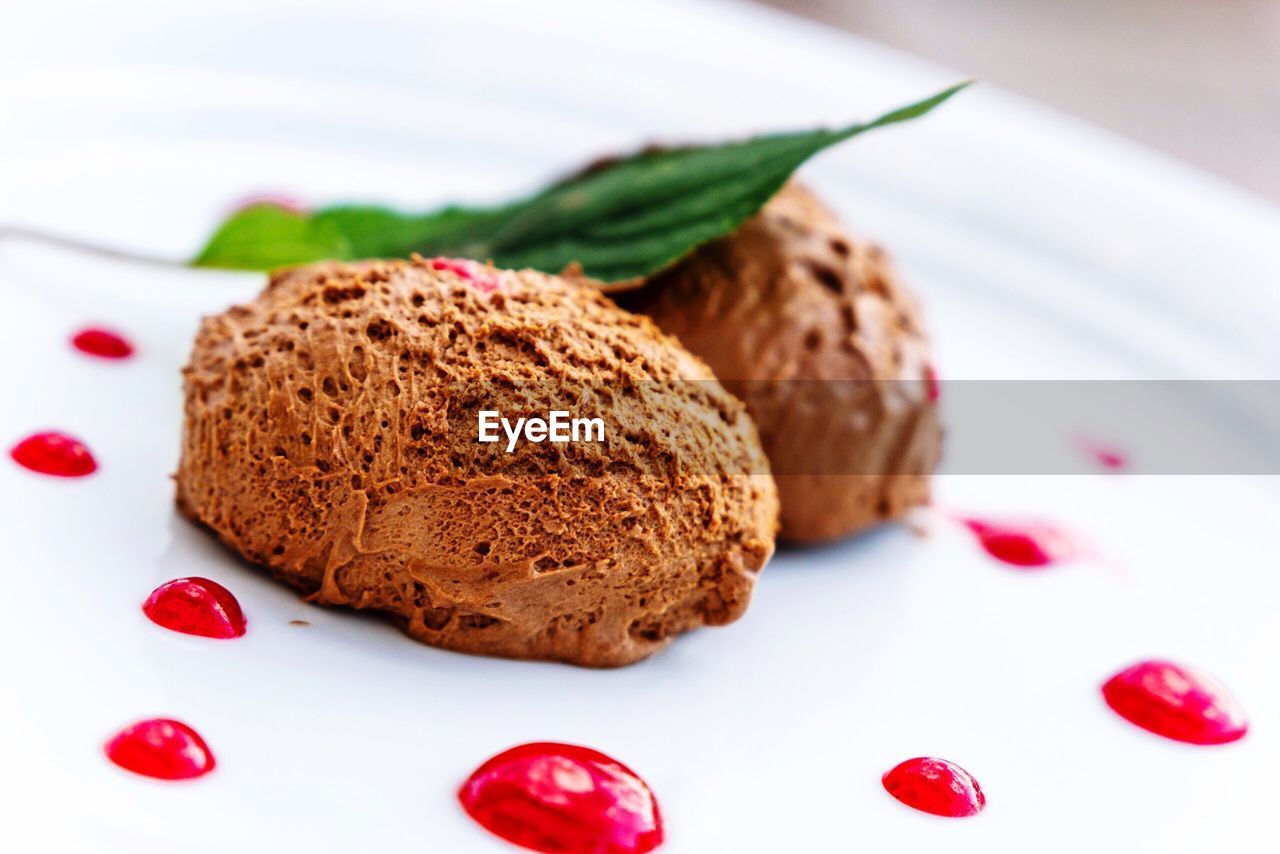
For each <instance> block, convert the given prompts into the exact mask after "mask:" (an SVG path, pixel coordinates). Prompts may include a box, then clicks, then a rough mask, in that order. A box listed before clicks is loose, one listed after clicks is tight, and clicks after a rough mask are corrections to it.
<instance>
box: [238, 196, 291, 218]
mask: <svg viewBox="0 0 1280 854" xmlns="http://www.w3.org/2000/svg"><path fill="white" fill-rule="evenodd" d="M257 207H271V208H280V209H281V210H286V211H288V212H289V213H292V214H298V215H299V216H303V215H305V214H306V212H307V206H306V205H304V204H303V203H302V202H301V201H299V200H298V199H297V198H295V197H293V196H288V195H285V194H284V193H255V194H254V195H251V196H245V197H244V198H243V199H241V200H240V201H238V202H236V203H235V204H234V205H232V207H231V209H232V211H233V212H236V213H238V212H240V211H244V210H248V209H249V208H257Z"/></svg>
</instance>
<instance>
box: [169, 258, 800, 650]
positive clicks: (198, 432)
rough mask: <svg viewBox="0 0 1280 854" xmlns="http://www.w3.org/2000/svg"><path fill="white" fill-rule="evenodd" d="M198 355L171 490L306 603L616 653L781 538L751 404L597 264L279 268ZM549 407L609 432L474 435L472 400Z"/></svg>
mask: <svg viewBox="0 0 1280 854" xmlns="http://www.w3.org/2000/svg"><path fill="white" fill-rule="evenodd" d="M184 373H185V393H186V408H185V421H184V430H183V447H182V457H181V461H180V463H179V467H178V472H177V476H176V479H177V502H178V506H179V508H180V509H181V511H182V512H183V513H184V514H186V515H187V516H188V517H190V518H191V519H193V520H195V521H197V522H200V523H202V524H204V525H206V526H208V527H209V528H210V529H212V530H213V531H214V532H215V533H216V534H217V535H218V536H219V537H220V538H221V539H222V540H223V541H224V542H226V543H227V544H228V545H230V546H231V547H232V548H234V549H235V550H236V551H238V552H239V553H240V554H242V555H243V556H244V557H246V558H247V559H248V560H250V561H252V562H254V563H257V564H261V565H263V566H265V567H266V568H267V569H269V570H270V571H271V572H272V573H273V574H275V575H276V576H277V577H279V578H280V579H282V580H284V581H286V582H288V583H290V584H292V585H294V586H295V587H297V588H299V589H300V590H302V591H303V592H305V593H306V594H307V597H308V598H309V600H310V601H313V602H317V603H321V604H329V605H347V606H350V607H353V608H367V609H374V610H379V611H384V612H387V613H388V614H390V615H392V616H393V617H394V618H396V619H397V620H398V621H399V622H400V624H401V625H402V626H403V627H404V630H405V631H406V632H407V633H408V634H410V635H411V636H412V637H414V638H415V639H417V640H420V641H423V642H425V643H428V644H431V645H434V646H440V647H445V648H448V649H453V650H459V651H463V652H470V653H478V654H484V655H498V656H506V657H511V658H536V659H551V660H558V661H566V662H573V663H576V664H582V665H592V666H615V665H623V664H628V663H630V662H634V661H637V660H639V659H641V658H644V657H645V656H648V655H650V654H651V653H653V652H655V651H657V650H659V649H661V648H662V647H663V646H664V645H666V644H667V643H668V642H670V640H671V639H672V638H673V637H674V636H675V635H677V634H679V633H681V632H684V631H687V630H689V629H692V628H696V627H698V626H701V625H720V624H724V623H728V622H731V621H733V620H734V619H736V618H737V617H739V616H740V615H741V614H742V613H743V611H744V610H745V609H746V607H747V603H748V600H749V599H750V596H751V591H752V587H753V585H754V582H755V576H756V573H758V572H759V570H760V569H761V568H762V567H763V566H764V564H765V562H766V561H767V560H768V559H769V556H770V555H771V554H772V552H773V541H774V532H775V529H776V526H777V496H776V491H775V488H774V484H773V481H772V479H771V478H770V476H769V474H768V463H767V461H766V459H765V457H764V454H763V451H762V449H761V447H760V444H759V440H758V438H757V436H756V431H755V428H754V426H753V425H752V423H751V420H750V418H749V417H748V416H747V415H746V412H745V410H744V408H743V406H742V404H741V403H740V402H739V401H738V400H736V399H735V398H733V397H732V396H731V395H730V394H728V393H727V392H726V391H725V390H724V389H723V388H721V386H720V385H719V384H718V383H717V382H716V381H715V379H714V377H713V375H712V373H711V371H710V370H709V369H708V368H707V367H706V365H704V364H703V363H702V362H701V361H700V360H699V359H697V358H696V357H694V356H692V355H690V354H689V353H688V352H687V351H686V350H685V349H684V348H682V347H681V346H680V345H679V344H678V343H677V342H676V341H675V339H673V338H671V337H670V336H666V335H664V334H662V333H661V332H660V331H659V330H658V329H657V328H656V327H655V326H654V325H653V323H652V322H651V321H649V320H648V319H647V318H642V317H638V316H635V315H632V314H629V313H627V312H625V311H623V310H622V309H620V308H618V307H617V306H616V305H614V304H613V303H612V302H611V301H610V300H609V299H608V298H607V297H605V296H603V295H602V294H600V293H599V292H597V291H596V290H595V289H593V288H592V287H590V285H589V284H588V283H586V282H585V281H578V280H575V279H573V278H562V277H555V276H548V275H544V274H541V273H536V272H533V271H527V270H526V271H519V272H515V271H501V270H496V269H494V268H492V267H487V266H484V265H480V264H477V263H474V262H468V261H459V260H456V259H435V260H434V261H431V260H426V259H422V258H419V257H415V258H414V259H413V260H411V261H369V262H360V263H356V264H341V263H336V262H327V263H321V264H316V265H313V266H308V267H301V268H296V269H291V270H286V271H284V272H281V273H278V274H276V275H274V276H273V277H272V278H271V281H270V283H269V284H268V286H267V288H266V289H265V290H264V291H263V292H262V294H261V295H260V296H259V297H258V298H257V300H256V301H254V302H253V303H250V304H248V305H241V306H236V307H234V308H232V309H230V310H229V311H227V312H226V313H224V314H221V315H218V316H214V317H209V318H206V319H205V321H204V323H203V325H202V326H201V328H200V331H199V333H198V335H197V337H196V341H195V346H194V349H193V351H192V354H191V359H190V363H189V364H188V366H187V367H186V369H185V371H184ZM548 410H567V411H571V412H572V414H573V416H574V417H576V418H583V419H593V418H599V419H601V420H603V421H604V422H605V424H606V425H607V430H606V432H605V435H604V439H603V441H577V442H565V443H552V442H550V441H542V442H539V441H536V440H534V441H519V442H517V443H516V444H515V445H514V447H513V449H512V450H511V451H510V452H508V451H507V443H506V441H505V438H504V440H503V441H499V442H489V443H485V442H480V441H478V438H477V424H478V423H479V416H480V413H482V412H492V411H496V412H500V413H501V414H502V415H503V417H505V418H510V419H512V420H514V419H515V418H516V417H517V416H519V417H532V416H537V415H545V414H546V413H547V412H548ZM526 435H527V432H526Z"/></svg>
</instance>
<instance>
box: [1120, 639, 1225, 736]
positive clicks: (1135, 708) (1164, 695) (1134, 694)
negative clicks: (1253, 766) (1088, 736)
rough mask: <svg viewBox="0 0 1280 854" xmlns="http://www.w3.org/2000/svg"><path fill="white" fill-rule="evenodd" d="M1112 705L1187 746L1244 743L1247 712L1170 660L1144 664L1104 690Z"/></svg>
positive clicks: (1130, 719)
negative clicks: (1240, 741)
mask: <svg viewBox="0 0 1280 854" xmlns="http://www.w3.org/2000/svg"><path fill="white" fill-rule="evenodd" d="M1102 696H1103V698H1104V699H1105V700H1106V701H1107V705H1108V706H1110V707H1111V708H1112V710H1113V711H1115V713H1116V714H1118V715H1119V716H1120V717H1122V718H1124V719H1125V720H1127V721H1128V722H1129V723H1131V724H1135V725H1136V726H1140V727H1142V728H1143V729H1145V730H1147V731H1148V732H1153V733H1155V734H1156V735H1162V736H1164V737H1165V738H1171V739H1173V740H1174V741H1182V742H1186V743H1187V744H1227V743H1228V742H1232V741H1238V740H1239V739H1241V738H1244V735H1245V733H1246V732H1248V731H1249V723H1248V721H1247V719H1246V718H1245V714H1244V709H1242V708H1241V707H1240V704H1239V703H1237V702H1236V700H1235V698H1233V697H1232V696H1231V695H1230V694H1228V693H1227V690H1226V689H1225V688H1223V687H1222V686H1221V685H1220V684H1218V682H1217V680H1215V679H1214V678H1213V677H1211V676H1208V675H1206V674H1204V673H1200V672H1198V671H1195V670H1192V669H1191V668H1188V667H1183V666H1182V665H1179V664H1174V663H1173V662H1170V661H1159V660H1151V661H1141V662H1139V663H1137V664H1135V665H1133V666H1132V667H1129V668H1127V669H1125V670H1122V671H1120V672H1119V673H1117V674H1116V675H1115V676H1112V677H1111V678H1110V679H1108V680H1107V682H1106V684H1104V685H1103V686H1102Z"/></svg>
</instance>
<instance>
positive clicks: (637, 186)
mask: <svg viewBox="0 0 1280 854" xmlns="http://www.w3.org/2000/svg"><path fill="white" fill-rule="evenodd" d="M967 85H969V84H968V83H962V84H960V85H958V86H952V87H951V88H949V89H946V90H944V91H942V92H939V93H938V94H936V95H934V96H932V97H930V98H926V99H924V100H922V101H918V102H916V103H914V104H910V105H908V106H906V107H902V108H900V109H897V110H894V111H892V112H889V113H886V114H885V115H883V116H880V117H879V118H877V119H875V120H874V121H871V122H867V123H865V124H855V125H850V126H848V127H844V128H838V129H818V130H811V131H800V132H796V133H782V134H770V135H766V136H757V137H752V138H749V139H745V140H741V141H737V142H730V143H724V144H719V145H700V146H689V147H684V148H671V149H648V150H645V151H641V152H639V153H638V154H634V155H631V156H630V157H625V158H621V159H618V160H612V161H607V162H604V163H601V164H597V165H595V166H593V167H590V168H588V169H586V170H584V171H582V172H579V173H577V174H576V175H573V176H571V177H569V178H567V179H564V180H562V181H559V182H557V183H555V184H553V185H551V186H550V187H548V188H547V189H545V190H543V191H541V192H539V193H536V194H534V195H533V196H531V197H529V198H527V199H523V200H518V201H515V202H511V203H509V204H506V205H501V206H498V207H494V208H463V207H448V208H444V209H442V210H438V211H432V212H428V213H422V214H410V213H402V212H398V211H395V210H392V209H390V208H384V207H376V206H360V205H347V206H340V207H331V208H325V209H322V210H319V211H316V212H315V213H312V214H310V215H308V216H300V215H297V214H292V213H289V212H287V211H283V210H281V209H274V210H275V211H276V213H275V214H269V213H267V211H270V210H273V209H270V208H265V209H264V207H262V206H260V207H257V208H250V209H249V210H246V211H242V212H241V213H239V214H236V215H235V216H233V217H232V218H231V219H230V220H228V221H227V222H226V223H224V224H223V225H222V227H221V228H219V229H218V231H217V233H215V234H214V236H213V238H212V239H211V240H210V241H209V244H208V245H207V246H206V247H205V248H204V251H203V252H201V253H200V255H199V256H198V257H197V258H196V259H195V260H194V261H193V262H192V263H193V264H195V265H197V266H217V267H239V268H247V269H268V268H272V267H278V266H282V265H285V264H295V263H301V262H304V261H316V260H320V259H323V258H338V259H342V260H350V259H352V258H368V257H395V256H405V255H408V254H410V253H411V252H419V253H421V254H423V255H455V256H461V257H468V258H475V259H477V260H482V261H483V260H492V261H493V262H494V263H495V264H497V265H498V266H501V267H515V268H519V267H532V268H534V269H537V270H543V271H546V272H549V273H558V272H560V271H561V270H563V269H564V268H565V267H568V266H569V265H570V264H575V263H576V264H578V265H580V266H581V267H582V269H583V271H584V272H585V273H586V274H587V275H589V276H592V277H594V278H596V279H599V280H600V281H603V282H622V281H629V280H635V279H641V278H644V277H647V276H651V275H653V274H654V273H657V272H659V271H660V270H662V269H664V268H666V267H669V266H671V265H672V264H674V263H675V262H677V261H679V260H680V259H681V258H683V257H685V256H686V255H688V254H689V253H690V252H692V251H693V250H694V249H696V248H697V247H698V246H700V245H702V244H703V243H706V242H707V241H710V240H714V239H716V238H718V237H723V236H724V235H727V234H730V233H732V232H733V231H734V230H735V229H737V227H738V226H739V225H741V224H742V223H743V222H744V221H745V220H747V219H748V218H749V217H751V216H752V215H753V214H755V213H756V212H757V211H758V210H760V208H761V207H763V206H764V204H765V202H767V201H768V200H769V199H770V198H772V197H773V195H774V194H775V193H777V192H778V190H780V189H782V186H783V185H784V184H786V182H787V181H788V180H789V179H790V177H791V174H792V173H793V172H794V171H795V170H796V169H797V168H799V167H800V165H801V164H803V163H804V162H805V161H806V160H808V159H809V158H810V157H812V156H813V155H815V154H817V153H818V152H820V151H822V150H823V149H825V148H828V147H830V146H832V145H835V144H837V143H840V142H843V141H844V140H847V139H850V138H852V137H855V136H857V135H859V134H862V133H865V132H867V131H869V130H873V129H875V128H878V127H883V126H885V125H890V124H896V123H898V122H904V121H909V120H911V119H914V118H917V117H919V116H923V115H925V114H926V113H928V112H929V111H930V110H932V109H933V108H934V107H937V106H938V105H939V104H941V103H943V102H944V101H946V100H947V99H948V98H950V97H951V96H952V95H954V94H956V93H957V92H959V91H960V90H961V89H963V88H964V87H965V86H967Z"/></svg>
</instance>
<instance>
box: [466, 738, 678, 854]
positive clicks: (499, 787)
mask: <svg viewBox="0 0 1280 854" xmlns="http://www.w3.org/2000/svg"><path fill="white" fill-rule="evenodd" d="M458 800H460V801H461V802H462V807H463V809H465V810H466V811H467V814H468V815H470V816H471V817H472V818H473V819H475V820H476V821H477V822H479V823H480V825H481V826H482V827H484V828H485V829H486V830H488V831H490V832H491V833H493V834H495V835H497V836H500V837H502V838H503V839H505V840H507V841H508V842H512V843H514V844H516V845H520V846H522V847H524V848H528V849H530V850H533V851H554V852H563V854H578V852H581V854H586V852H592V854H638V852H644V851H652V850H653V849H654V848H656V847H658V845H660V844H661V843H662V839H663V832H662V817H661V815H660V813H659V811H658V803H657V801H656V800H655V799H654V797H653V793H652V792H651V791H650V790H649V787H648V785H646V784H645V782H644V780H642V779H640V777H639V776H637V775H636V773H635V772H634V771H632V770H631V769H630V768H628V767H627V766H625V765H623V764H622V763H621V762H618V761H617V760H615V759H612V758H610V757H608V756H606V755H605V754H603V753H600V752H598V751H595V750H592V749H590V748H587V747H578V746H576V745H572V744H557V743H553V742H534V743H531V744H522V745H520V746H518V747H513V748H511V749H510V750H506V751H503V752H502V753H499V754H498V755H497V756H494V757H493V758H492V759H489V760H488V761H487V762H485V763H484V764H483V765H481V766H480V767H479V768H477V769H476V770H475V772H474V773H473V774H472V775H471V776H470V777H468V778H467V781H466V782H465V783H463V784H462V788H460V789H459V790H458Z"/></svg>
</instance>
